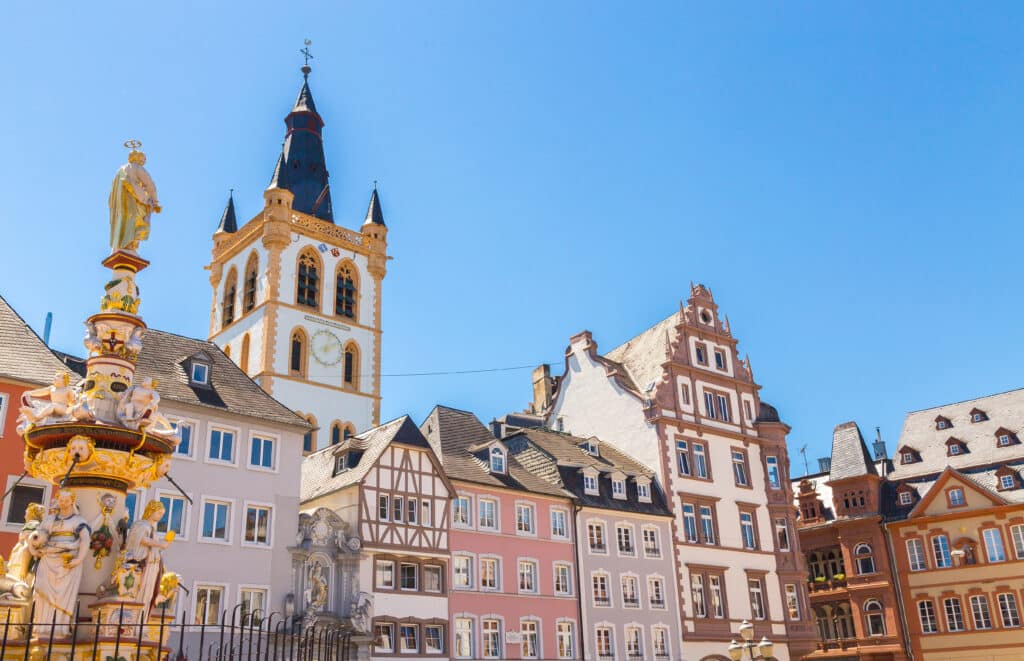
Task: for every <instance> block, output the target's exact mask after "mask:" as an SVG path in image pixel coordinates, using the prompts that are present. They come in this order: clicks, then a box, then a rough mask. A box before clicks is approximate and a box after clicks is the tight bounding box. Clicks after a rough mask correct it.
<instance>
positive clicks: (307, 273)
mask: <svg viewBox="0 0 1024 661" xmlns="http://www.w3.org/2000/svg"><path fill="white" fill-rule="evenodd" d="M295 302H296V303H297V304H298V305H305V306H308V307H311V308H319V307H320V258H319V257H317V256H316V253H315V252H314V251H313V249H312V248H307V249H306V250H303V251H302V254H301V255H299V269H298V277H297V278H296V285H295Z"/></svg>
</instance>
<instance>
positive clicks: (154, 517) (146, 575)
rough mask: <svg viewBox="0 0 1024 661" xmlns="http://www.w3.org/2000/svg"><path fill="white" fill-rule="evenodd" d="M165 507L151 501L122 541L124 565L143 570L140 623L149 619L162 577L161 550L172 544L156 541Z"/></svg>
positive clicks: (157, 501) (160, 540)
mask: <svg viewBox="0 0 1024 661" xmlns="http://www.w3.org/2000/svg"><path fill="white" fill-rule="evenodd" d="M164 510H165V508H164V504H163V503H161V502H160V501H159V500H151V501H149V503H148V504H147V505H146V509H145V510H144V511H143V512H142V518H141V519H139V520H138V521H136V522H135V523H133V524H132V527H131V528H130V529H129V530H128V539H127V540H126V541H125V545H124V548H125V554H124V561H125V563H126V564H127V563H129V562H133V563H137V564H138V565H139V566H140V567H142V581H141V585H140V586H139V601H141V602H142V604H143V610H142V621H143V622H145V621H146V618H148V617H149V609H150V607H151V605H152V603H153V599H154V597H156V594H157V584H158V583H159V582H160V576H161V574H163V555H164V551H165V550H166V549H167V547H168V546H170V545H171V542H170V541H169V540H166V539H158V538H157V536H156V524H157V523H159V521H160V519H162V518H163V516H164Z"/></svg>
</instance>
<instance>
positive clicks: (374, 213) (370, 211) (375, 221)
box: [363, 181, 384, 225]
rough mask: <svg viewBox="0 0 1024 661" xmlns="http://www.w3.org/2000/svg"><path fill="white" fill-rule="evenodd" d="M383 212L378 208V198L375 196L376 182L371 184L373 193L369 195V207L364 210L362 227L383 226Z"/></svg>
mask: <svg viewBox="0 0 1024 661" xmlns="http://www.w3.org/2000/svg"><path fill="white" fill-rule="evenodd" d="M383 224H384V211H383V210H382V209H381V208H380V197H378V195H377V182H376V181H375V182H373V193H372V194H371V195H370V206H369V207H367V209H366V220H364V221H363V225H383Z"/></svg>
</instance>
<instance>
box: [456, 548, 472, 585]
mask: <svg viewBox="0 0 1024 661" xmlns="http://www.w3.org/2000/svg"><path fill="white" fill-rule="evenodd" d="M452 580H453V587H455V589H456V590H468V589H469V588H471V587H473V558H471V557H469V556H466V555H456V556H454V557H452Z"/></svg>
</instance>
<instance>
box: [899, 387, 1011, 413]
mask: <svg viewBox="0 0 1024 661" xmlns="http://www.w3.org/2000/svg"><path fill="white" fill-rule="evenodd" d="M1021 391H1024V387H1020V388H1010V389H1009V390H1003V391H1001V392H994V393H991V394H988V395H980V396H978V397H972V398H970V399H962V400H960V401H958V402H948V403H946V404H938V405H936V406H929V407H927V408H923V409H915V410H912V411H907V415H911V414H913V413H924V412H925V411H934V410H935V409H941V408H945V407H947V406H957V405H959V404H968V403H970V402H976V401H978V400H982V399H988V398H990V397H998V396H999V395H1008V394H1010V393H1012V392H1021Z"/></svg>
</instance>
